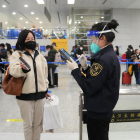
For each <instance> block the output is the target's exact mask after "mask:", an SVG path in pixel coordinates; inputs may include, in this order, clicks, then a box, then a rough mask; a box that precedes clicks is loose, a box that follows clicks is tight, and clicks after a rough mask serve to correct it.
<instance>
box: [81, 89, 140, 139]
mask: <svg viewBox="0 0 140 140" xmlns="http://www.w3.org/2000/svg"><path fill="white" fill-rule="evenodd" d="M126 95H127V96H126ZM139 95H140V90H139V88H134V89H120V97H124V96H125V97H130V99H132V98H133V96H139ZM83 97H84V94H83V92H82V91H80V96H79V140H88V138H87V133H86V127H85V124H86V123H87V110H86V109H85V108H84V101H83ZM124 100H126V99H124ZM127 102H129V101H128V100H127ZM128 104H129V105H131V106H132V107H131V108H130V110H129V109H125V107H123V105H122V107H121V106H119V107H118V108H119V110H118V109H114V110H113V114H112V118H111V123H114V124H113V125H115V123H128V122H131V123H133V122H140V108H139V107H138V106H137V107H134V102H131V103H128ZM128 107H130V106H128ZM132 108H133V109H132Z"/></svg>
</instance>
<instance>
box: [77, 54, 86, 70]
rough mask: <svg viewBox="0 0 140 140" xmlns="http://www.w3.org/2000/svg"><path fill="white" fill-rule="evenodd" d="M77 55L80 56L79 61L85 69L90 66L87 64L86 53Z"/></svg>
mask: <svg viewBox="0 0 140 140" xmlns="http://www.w3.org/2000/svg"><path fill="white" fill-rule="evenodd" d="M77 57H78V59H79V62H80V64H81V66H82V68H83V69H84V70H86V69H87V67H88V65H87V58H86V57H85V55H84V54H82V55H77Z"/></svg>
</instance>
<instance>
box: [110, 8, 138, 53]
mask: <svg viewBox="0 0 140 140" xmlns="http://www.w3.org/2000/svg"><path fill="white" fill-rule="evenodd" d="M112 18H113V19H116V20H117V21H118V23H119V26H118V28H117V31H118V32H119V33H115V35H116V38H115V40H114V42H113V45H114V46H116V45H117V46H122V51H121V52H120V53H121V54H123V53H125V52H126V50H127V47H128V45H132V46H133V48H134V49H138V48H139V45H140V41H139V40H140V10H139V9H113V10H112Z"/></svg>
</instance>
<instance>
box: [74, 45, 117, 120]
mask: <svg viewBox="0 0 140 140" xmlns="http://www.w3.org/2000/svg"><path fill="white" fill-rule="evenodd" d="M83 72H84V73H85V74H86V77H85V76H84V75H83V74H82V73H81V72H80V69H79V68H77V69H74V70H73V71H72V75H73V77H74V78H75V80H76V81H77V83H78V84H79V86H80V87H81V88H82V90H83V92H84V106H85V108H86V109H87V111H89V112H91V113H90V114H93V118H106V117H108V115H109V114H111V113H112V110H113V109H114V107H115V105H116V103H117V101H118V97H119V86H120V63H119V60H118V58H117V56H116V53H115V52H114V50H113V46H112V45H109V46H107V47H105V48H104V49H102V50H100V51H99V52H98V53H96V54H94V55H93V56H92V58H91V67H88V68H87V69H86V70H85V71H84V70H83Z"/></svg>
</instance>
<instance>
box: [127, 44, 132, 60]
mask: <svg viewBox="0 0 140 140" xmlns="http://www.w3.org/2000/svg"><path fill="white" fill-rule="evenodd" d="M132 53H133V47H132V46H131V45H129V46H128V49H127V52H126V59H129V60H130V59H131V55H132Z"/></svg>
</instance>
